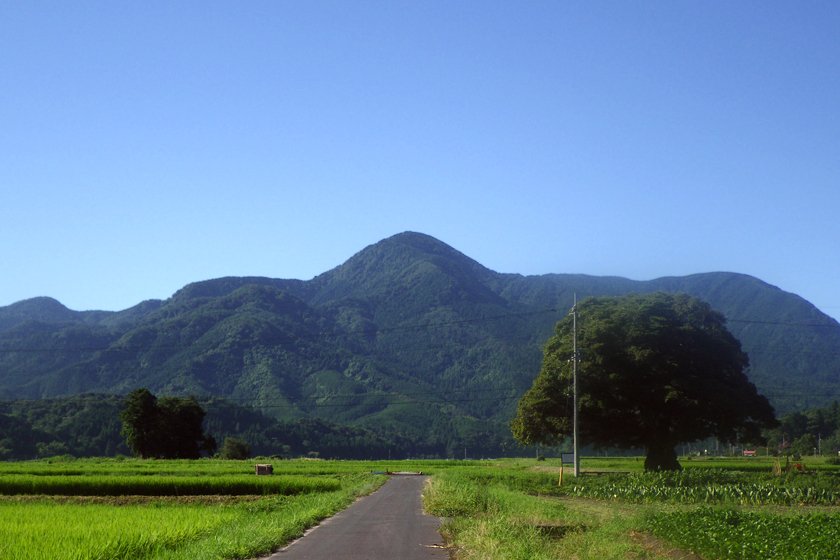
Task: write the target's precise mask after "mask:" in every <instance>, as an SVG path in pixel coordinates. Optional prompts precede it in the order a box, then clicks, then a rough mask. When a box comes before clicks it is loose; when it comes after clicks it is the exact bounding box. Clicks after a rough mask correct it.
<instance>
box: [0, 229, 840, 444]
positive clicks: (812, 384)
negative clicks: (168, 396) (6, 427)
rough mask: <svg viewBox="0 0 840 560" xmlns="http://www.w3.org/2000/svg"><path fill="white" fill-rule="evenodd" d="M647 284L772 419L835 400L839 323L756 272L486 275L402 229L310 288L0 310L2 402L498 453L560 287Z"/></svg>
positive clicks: (288, 283)
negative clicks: (301, 422) (248, 417)
mask: <svg viewBox="0 0 840 560" xmlns="http://www.w3.org/2000/svg"><path fill="white" fill-rule="evenodd" d="M653 291H669V292H676V291H679V292H686V293H689V294H692V295H695V296H697V297H700V298H702V299H705V300H707V301H708V302H709V303H710V304H711V305H712V306H713V307H715V308H716V309H718V310H720V311H721V312H723V313H724V314H725V315H726V316H727V317H728V319H729V326H730V329H731V330H732V332H733V333H734V334H735V335H736V336H737V337H739V339H740V340H741V341H742V344H743V347H744V349H745V350H746V351H747V353H748V354H749V355H750V357H751V362H752V369H751V371H750V376H751V378H752V379H753V380H754V382H755V383H756V384H757V385H758V387H759V389H760V390H762V391H763V392H765V393H766V394H767V395H768V397H769V398H770V399H771V402H773V403H774V405H775V406H776V407H777V410H778V411H780V412H787V411H790V410H793V409H800V408H804V407H806V406H813V405H819V404H825V403H827V402H830V401H831V400H832V399H837V398H840V379H838V376H839V375H840V354H839V353H838V350H837V349H838V348H840V325H838V324H837V322H836V321H834V320H832V319H830V318H828V317H827V316H825V315H823V314H822V313H820V312H819V310H817V309H816V308H815V307H814V306H813V305H811V304H810V303H808V302H806V301H805V300H803V299H802V298H799V297H798V296H795V295H793V294H789V293H786V292H783V291H782V290H780V289H778V288H775V287H773V286H770V285H768V284H766V283H764V282H761V281H760V280H758V279H756V278H752V277H749V276H745V275H741V274H733V273H723V272H718V273H708V274H698V275H692V276H686V277H679V278H660V279H657V280H652V281H648V282H640V281H632V280H627V279H624V278H617V277H593V276H586V275H568V274H550V275H544V276H521V275H516V274H500V273H497V272H494V271H492V270H489V269H487V268H485V267H484V266H482V265H481V264H479V263H477V262H476V261H474V260H472V259H470V258H469V257H467V256H465V255H463V254H462V253H460V252H458V251H457V250H455V249H453V248H452V247H449V246H448V245H446V244H444V243H442V242H440V241H438V240H436V239H434V238H432V237H429V236H427V235H423V234H418V233H411V232H406V233H402V234H398V235H395V236H393V237H390V238H388V239H385V240H383V241H380V242H379V243H376V244H374V245H371V246H369V247H367V248H365V249H363V250H362V251H360V252H359V253H357V254H356V255H354V256H353V257H351V258H350V259H348V261H347V262H345V263H343V264H342V265H340V266H338V267H336V268H334V269H332V270H330V271H328V272H325V273H324V274H321V275H320V276H317V277H316V278H314V279H312V280H310V281H300V280H280V279H270V278H248V277H243V278H220V279H215V280H207V281H203V282H197V283H194V284H190V285H188V286H185V287H184V288H183V289H181V290H179V291H178V292H177V293H176V294H174V295H173V296H172V297H171V298H169V299H168V300H165V301H162V302H161V301H149V302H143V303H141V304H138V305H137V306H135V307H133V308H131V309H128V310H125V311H122V312H118V313H106V312H75V311H71V310H68V309H66V308H65V307H64V306H62V305H61V304H60V303H58V302H56V301H55V300H50V299H49V298H36V299H35V300H27V301H25V302H19V303H16V304H14V305H11V306H8V307H4V308H0V398H5V399H10V398H45V397H55V396H63V395H74V394H80V393H84V392H90V391H98V392H110V393H124V392H126V391H128V390H130V389H132V388H135V387H140V386H146V387H149V388H150V389H152V390H153V391H156V392H165V393H176V394H188V393H189V394H196V395H199V396H217V397H225V398H228V399H232V400H233V401H234V402H241V403H244V404H248V405H252V406H255V407H257V408H259V409H260V410H262V411H263V412H264V413H266V414H269V415H271V416H273V417H275V418H279V419H285V420H294V419H298V418H311V417H315V418H323V419H326V420H329V421H333V422H339V423H345V424H348V423H349V424H355V425H357V426H361V427H364V428H368V429H371V430H373V431H376V432H379V433H400V434H405V435H407V436H410V437H412V438H414V439H415V440H416V441H420V440H423V438H427V439H429V440H430V441H428V442H427V443H428V444H429V445H428V446H427V447H425V449H438V450H440V449H444V450H446V449H448V448H451V447H452V446H457V445H462V444H464V443H465V442H467V441H469V440H470V438H475V437H476V436H475V434H479V433H481V434H483V435H482V438H484V439H485V440H488V441H489V440H493V445H494V446H496V447H498V445H499V441H500V440H499V438H502V439H504V438H505V437H508V436H507V428H506V423H507V421H508V419H509V418H510V417H511V415H512V413H513V410H514V408H515V405H516V401H517V399H518V397H519V396H520V395H521V394H522V393H523V392H524V391H525V390H526V389H527V387H528V386H529V385H530V383H531V381H532V379H533V378H534V376H535V375H536V373H537V371H538V370H539V365H540V360H541V348H542V345H543V343H544V342H545V340H546V339H547V338H548V337H549V336H550V335H551V333H552V329H553V325H554V324H555V322H556V321H557V320H559V319H560V318H561V317H562V316H563V315H564V314H565V313H567V312H568V309H569V308H570V307H571V305H572V301H573V297H574V295H575V294H576V295H577V297H578V298H579V299H582V298H585V297H588V296H595V295H621V294H626V293H631V292H653ZM581 319H582V320H585V317H583V318H581ZM494 434H495V435H494ZM494 438H495V439H494ZM443 452H444V451H441V453H443Z"/></svg>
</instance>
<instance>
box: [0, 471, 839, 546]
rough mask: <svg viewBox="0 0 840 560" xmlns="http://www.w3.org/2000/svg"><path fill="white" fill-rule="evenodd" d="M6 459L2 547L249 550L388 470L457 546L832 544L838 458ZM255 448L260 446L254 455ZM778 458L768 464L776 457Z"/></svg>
mask: <svg viewBox="0 0 840 560" xmlns="http://www.w3.org/2000/svg"><path fill="white" fill-rule="evenodd" d="M255 462H258V461H223V460H209V459H202V460H196V461H155V460H135V459H97V460H92V459H85V460H75V459H71V458H66V459H54V460H42V461H29V462H19V463H0V558H2V559H21V560H23V559H27V560H29V559H40V558H43V559H50V560H53V559H56V560H62V559H79V560H82V559H103V560H104V559H111V558H137V559H172V560H176V559H187V558H189V559H195V558H202V559H205V558H206V559H248V558H258V557H260V556H264V555H267V554H269V553H270V552H272V551H275V550H278V549H279V548H281V547H282V546H283V545H284V544H285V543H287V542H289V541H290V540H293V539H294V538H296V537H297V536H299V535H301V534H302V533H303V532H304V531H305V530H306V529H307V528H308V527H311V526H312V525H314V524H316V523H318V521H320V520H321V519H323V518H325V517H328V516H330V515H332V514H333V513H335V512H337V511H339V510H341V509H342V508H344V507H346V506H347V505H348V504H350V503H352V501H353V500H355V499H356V498H357V497H358V496H360V495H364V494H366V493H369V492H371V491H373V490H375V489H376V488H377V487H378V486H379V485H381V484H382V483H383V482H384V481H385V479H386V476H385V475H383V474H381V473H383V472H384V471H423V472H424V473H428V474H430V475H431V477H430V482H429V484H428V485H427V487H426V489H425V491H424V503H425V507H426V509H427V510H428V511H429V512H430V513H432V514H434V515H437V516H440V517H442V518H443V519H444V522H443V525H442V533H443V534H444V537H445V539H446V542H447V544H448V546H449V547H450V553H451V557H452V558H454V559H456V560H470V559H476V560H495V559H506V560H509V559H522V560H540V559H555V558H577V559H596V558H597V559H599V560H600V559H654V560H656V559H659V560H664V559H674V558H684V559H693V560H696V559H705V560H715V559H727V560H728V559H744V560H748V559H753V558H762V559H765V558H766V559H784V560H797V559H829V560H831V559H835V558H837V559H840V547H838V546H837V545H836V543H838V542H840V465H831V464H828V463H827V462H824V461H821V460H819V459H813V460H811V461H809V462H807V463H806V464H805V465H799V467H798V468H796V469H793V468H790V466H788V468H780V467H784V465H783V464H780V463H778V462H776V461H775V460H773V459H769V458H746V459H745V458H732V459H695V460H685V459H684V460H683V466H684V467H685V468H684V470H683V471H682V472H677V473H643V472H642V460H641V459H638V458H629V459H615V458H585V459H584V461H583V463H582V467H583V471H584V475H583V476H580V477H578V478H574V477H572V476H571V473H570V469H569V468H568V467H567V468H566V474H565V476H564V480H563V484H562V485H559V484H558V482H559V472H560V466H559V463H558V462H557V460H556V459H549V460H546V461H536V460H534V459H510V460H493V461H394V462H364V461H321V460H291V461H289V460H278V461H268V460H266V462H271V463H272V464H273V466H274V473H275V474H274V475H272V476H259V477H258V476H255V475H254V472H253V469H254V463H255ZM259 462H262V460H259ZM774 471H775V472H774Z"/></svg>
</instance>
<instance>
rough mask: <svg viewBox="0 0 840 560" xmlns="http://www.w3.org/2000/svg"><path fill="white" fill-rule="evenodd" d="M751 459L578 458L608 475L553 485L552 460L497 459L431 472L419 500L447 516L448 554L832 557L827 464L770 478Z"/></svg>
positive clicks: (834, 497)
mask: <svg viewBox="0 0 840 560" xmlns="http://www.w3.org/2000/svg"><path fill="white" fill-rule="evenodd" d="M756 464H757V462H754V461H752V462H749V463H748V462H745V461H741V460H729V461H722V460H717V461H715V462H709V463H706V464H704V465H703V467H700V466H697V467H694V466H692V467H691V468H687V469H686V470H685V471H684V472H682V473H668V474H644V473H642V472H641V462H638V463H637V462H636V461H635V460H616V459H611V460H608V461H607V460H595V461H591V460H588V461H585V462H584V469H585V470H589V471H598V472H601V473H607V474H602V475H600V476H583V477H580V478H577V479H574V478H571V479H567V481H566V484H565V485H564V486H563V487H559V486H557V473H558V471H559V465H556V464H551V462H536V461H532V460H531V461H524V460H516V461H504V462H497V463H496V464H495V465H494V466H492V467H483V468H471V469H457V468H456V469H451V470H448V471H445V472H443V473H441V474H440V475H439V476H437V477H435V479H434V480H433V482H432V483H431V484H430V485H429V487H428V488H427V490H426V493H425V503H426V507H427V508H428V509H429V510H430V511H431V512H432V513H434V514H436V515H440V516H442V517H445V518H446V522H445V524H444V527H443V531H444V533H445V536H446V538H447V541H448V542H450V543H451V544H452V546H453V547H454V549H455V556H454V557H455V558H456V559H458V560H469V559H479V558H480V559H482V560H495V559H506V560H507V559H510V560H514V559H522V560H525V559H528V558H535V559H543V558H545V559H548V558H577V559H587V558H592V559H595V558H598V559H601V558H604V559H611V558H615V559H625V558H631V559H642V558H649V559H655V558H673V557H674V556H673V554H674V551H673V550H672V549H673V548H674V547H680V548H682V549H685V550H684V551H682V552H681V554H688V552H687V551H691V550H694V551H701V552H702V553H703V555H704V556H703V557H704V558H706V559H709V560H711V559H718V558H720V559H730V558H738V559H750V558H778V559H786V560H787V559H799V558H802V559H810V558H837V557H838V554H840V553H838V551H837V550H836V548H837V547H836V542H838V536H840V535H838V534H837V527H838V525H840V507H838V506H840V502H839V501H838V494H840V477H838V476H837V473H836V471H834V470H833V469H830V468H825V469H821V470H820V471H819V472H813V471H812V472H810V473H806V474H802V473H795V474H788V475H786V476H782V477H776V476H773V475H772V474H771V473H770V471H771V467H772V462H767V461H765V463H764V469H763V470H761V469H757V468H756V467H755V465H756ZM710 466H711V467H713V468H708V467H710ZM744 466H747V467H748V468H746V469H744V468H742V467H744ZM617 471H622V472H625V473H627V472H629V474H615V473H616V472H617ZM611 472H612V473H613V474H609V473H611ZM707 504H716V505H714V506H710V505H707ZM709 535H712V537H709ZM700 544H704V545H705V546H700Z"/></svg>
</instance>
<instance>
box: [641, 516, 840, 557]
mask: <svg viewBox="0 0 840 560" xmlns="http://www.w3.org/2000/svg"><path fill="white" fill-rule="evenodd" d="M648 528H649V529H650V530H651V531H652V532H653V533H654V534H656V535H658V536H660V537H663V538H667V539H668V540H670V541H672V542H674V543H676V544H679V545H680V546H682V547H685V548H688V549H691V550H695V551H697V552H699V553H700V554H702V555H704V556H706V557H708V558H721V559H727V560H728V559H733V560H736V559H737V560H740V559H750V558H784V559H790V560H793V559H797V558H803V559H805V558H819V559H820V560H831V559H836V558H840V549H838V547H837V543H839V542H840V515H838V514H836V513H835V514H825V513H806V514H804V515H796V516H781V515H774V514H769V513H763V512H750V511H740V510H732V509H712V508H698V509H693V510H691V511H681V512H676V513H668V514H664V513H659V514H655V515H652V516H651V517H650V519H649V521H648Z"/></svg>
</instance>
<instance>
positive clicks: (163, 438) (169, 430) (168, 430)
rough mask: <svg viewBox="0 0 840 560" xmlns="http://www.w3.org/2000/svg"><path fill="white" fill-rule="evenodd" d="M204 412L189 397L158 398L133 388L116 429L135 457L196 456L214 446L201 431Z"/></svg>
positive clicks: (166, 457) (212, 441)
mask: <svg viewBox="0 0 840 560" xmlns="http://www.w3.org/2000/svg"><path fill="white" fill-rule="evenodd" d="M204 415H205V412H204V409H203V408H201V406H199V404H198V403H197V402H196V400H195V399H194V398H193V397H188V398H178V397H164V398H161V399H158V398H157V397H156V396H155V395H153V394H152V393H151V392H150V391H149V390H148V389H135V390H134V391H132V392H130V393H129V394H128V395H127V396H126V398H125V403H124V404H123V409H122V412H120V420H122V430H120V433H121V434H122V436H123V437H124V438H125V442H126V444H127V445H128V447H129V448H131V451H132V452H133V453H134V454H135V455H137V456H138V457H143V458H144V459H147V458H149V457H157V458H159V459H198V458H199V457H200V456H201V452H202V451H207V452H208V453H211V454H212V453H213V452H214V451H215V448H216V441H215V439H213V438H212V437H210V436H207V435H205V434H204V433H203V432H202V423H203V421H204Z"/></svg>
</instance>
